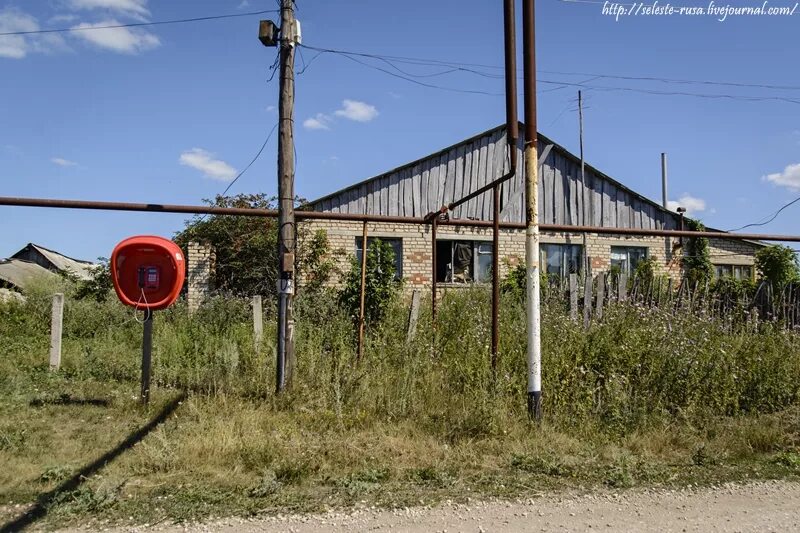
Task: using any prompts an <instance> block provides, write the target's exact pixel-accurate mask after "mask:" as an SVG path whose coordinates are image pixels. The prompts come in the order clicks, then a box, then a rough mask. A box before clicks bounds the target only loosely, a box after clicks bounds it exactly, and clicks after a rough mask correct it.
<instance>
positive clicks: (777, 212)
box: [728, 196, 800, 231]
mask: <svg viewBox="0 0 800 533" xmlns="http://www.w3.org/2000/svg"><path fill="white" fill-rule="evenodd" d="M797 202H800V196H798V197H797V198H795V199H794V200H792V201H791V202H789V203H788V204H784V205H783V206H782V207H781V208H780V209H778V210H777V211H775V213H773V214H772V215H771V216H769V219H768V220H765V221H763V222H754V223H752V224H745V225H744V226H742V227H740V228H734V229H729V230H728V231H740V230H743V229H745V228H753V227H755V226H766V225H767V224H769V223H770V222H772V221H773V220H775V219H776V218H778V215H780V214H781V212H783V210H784V209H786V208H788V207H791V206H792V205H794V204H796V203H797Z"/></svg>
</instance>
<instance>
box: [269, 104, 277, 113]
mask: <svg viewBox="0 0 800 533" xmlns="http://www.w3.org/2000/svg"><path fill="white" fill-rule="evenodd" d="M277 110H278V108H277V107H275V106H274V105H268V106H267V113H274V112H275V111H277Z"/></svg>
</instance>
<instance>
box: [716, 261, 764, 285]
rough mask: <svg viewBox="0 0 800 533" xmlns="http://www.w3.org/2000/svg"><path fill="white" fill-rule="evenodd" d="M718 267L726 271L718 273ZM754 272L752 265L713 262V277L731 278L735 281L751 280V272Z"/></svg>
mask: <svg viewBox="0 0 800 533" xmlns="http://www.w3.org/2000/svg"><path fill="white" fill-rule="evenodd" d="M720 269H726V271H727V272H726V273H725V274H724V275H720V272H719V271H720ZM745 269H747V275H745ZM754 272H755V266H754V265H740V264H735V263H714V279H725V278H731V279H735V280H737V281H741V280H749V281H752V280H753V274H754Z"/></svg>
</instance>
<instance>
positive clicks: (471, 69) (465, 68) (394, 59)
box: [303, 45, 800, 103]
mask: <svg viewBox="0 0 800 533" xmlns="http://www.w3.org/2000/svg"><path fill="white" fill-rule="evenodd" d="M303 46H304V47H305V48H308V49H311V50H316V51H318V52H319V53H318V54H317V55H316V56H314V59H316V58H317V57H319V56H320V55H322V54H324V53H331V54H339V55H345V56H359V57H364V58H369V59H377V60H380V61H383V62H387V63H389V64H391V63H405V64H411V65H421V66H442V67H449V68H450V69H453V71H459V72H466V73H470V74H476V75H479V76H482V77H486V78H493V79H501V78H502V77H503V75H502V74H491V73H488V72H483V71H480V70H477V69H480V68H483V69H496V70H502V69H503V67H501V66H498V65H488V64H481V63H464V62H458V61H444V60H438V59H430V58H419V57H407V56H391V55H381V54H371V53H366V52H357V51H350V50H341V49H334V48H319V47H315V46H310V45H303ZM312 61H313V59H312ZM309 63H310V62H309ZM391 66H392V67H393V68H395V69H397V70H400V69H399V68H398V67H397V66H396V65H391ZM400 72H401V73H404V74H405V75H407V76H412V77H413V76H414V75H413V74H411V73H408V72H404V71H402V70H400ZM449 72H450V71H442V72H439V73H435V74H432V75H431V74H428V75H417V76H418V77H429V76H438V75H443V74H447V73H449ZM538 72H540V73H542V74H556V75H561V76H589V77H590V78H592V80H590V81H594V80H595V79H617V80H627V81H643V82H659V83H677V84H687V85H692V84H696V85H712V86H723V87H737V88H754V89H770V90H787V91H800V86H796V85H779V84H763V83H742V82H727V81H716V80H692V79H685V78H665V77H658V76H625V75H614V74H598V73H591V72H568V71H556V70H540V71H538ZM542 81H543V82H547V83H558V82H555V81H552V80H542ZM565 83H568V82H565ZM587 88H593V87H588V86H587ZM600 88H601V89H602V88H606V89H613V90H635V91H646V89H638V88H633V87H630V88H624V89H621V88H616V87H614V88H612V87H600ZM665 94H666V93H665ZM670 94H672V93H670ZM676 94H683V93H676ZM686 95H687V96H695V94H694V93H687V94H686ZM702 96H715V95H702ZM719 96H720V97H735V98H740V96H738V95H719ZM741 98H744V99H748V98H760V97H748V96H742V97H741ZM775 98H778V97H775ZM789 101H791V102H792V103H799V102H798V101H794V100H791V99H789Z"/></svg>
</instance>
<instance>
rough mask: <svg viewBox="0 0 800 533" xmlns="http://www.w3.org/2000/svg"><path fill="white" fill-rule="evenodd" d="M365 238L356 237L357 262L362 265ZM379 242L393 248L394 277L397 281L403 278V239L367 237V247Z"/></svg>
mask: <svg viewBox="0 0 800 533" xmlns="http://www.w3.org/2000/svg"><path fill="white" fill-rule="evenodd" d="M363 240H364V238H363V237H356V261H358V264H359V265H360V264H361V252H362V249H361V241H363ZM376 240H379V241H381V242H385V243H386V244H388V245H390V246H391V247H392V250H393V251H394V277H395V279H402V278H403V239H397V238H391V237H367V246H371V245H372V243H373V242H375V241H376Z"/></svg>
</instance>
